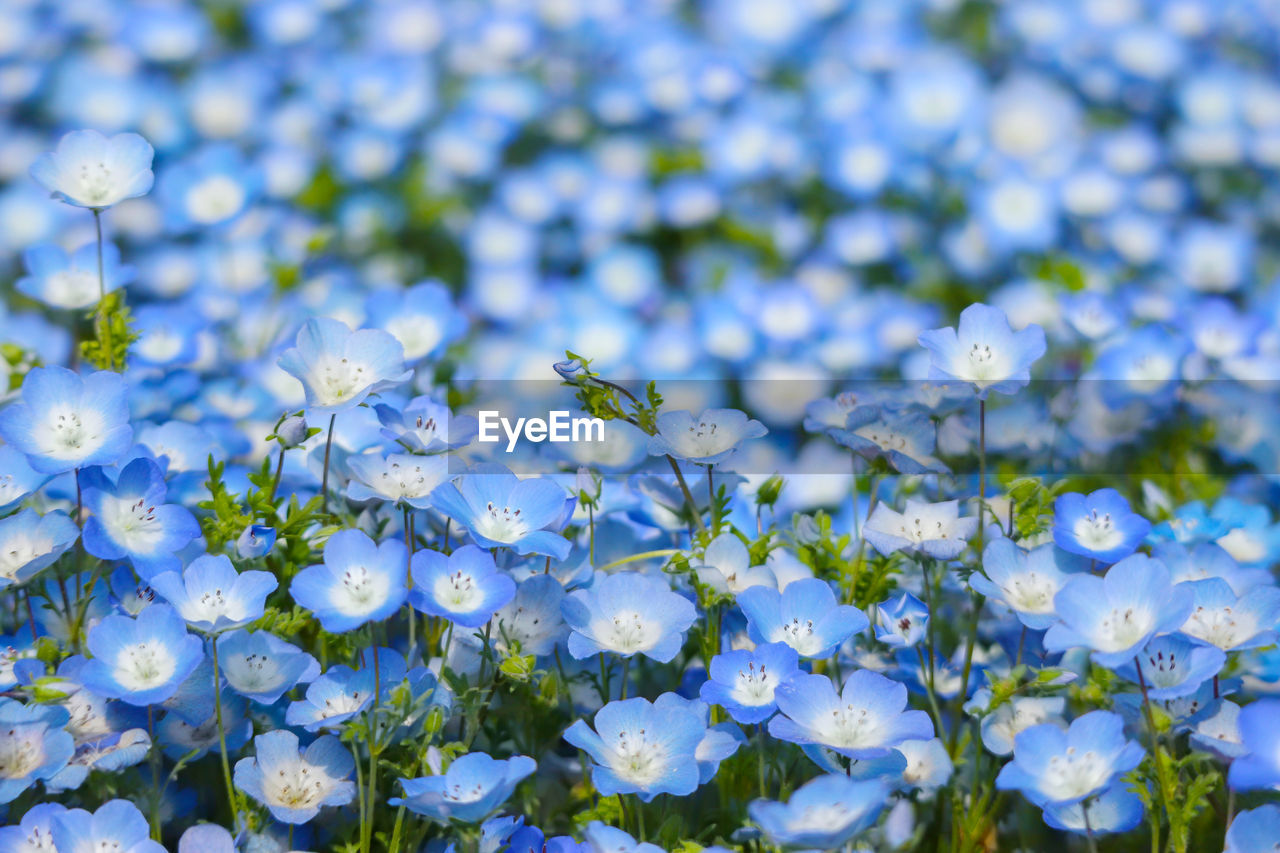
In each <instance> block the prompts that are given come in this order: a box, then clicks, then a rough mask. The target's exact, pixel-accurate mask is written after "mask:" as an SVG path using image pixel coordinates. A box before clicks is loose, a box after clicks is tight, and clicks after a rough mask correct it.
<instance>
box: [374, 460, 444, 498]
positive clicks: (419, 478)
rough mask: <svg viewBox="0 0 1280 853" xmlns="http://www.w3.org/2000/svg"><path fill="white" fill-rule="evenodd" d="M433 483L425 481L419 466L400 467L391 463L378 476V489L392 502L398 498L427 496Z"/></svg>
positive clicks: (396, 463)
mask: <svg viewBox="0 0 1280 853" xmlns="http://www.w3.org/2000/svg"><path fill="white" fill-rule="evenodd" d="M435 485H436V484H435V483H433V482H431V481H429V480H427V477H426V475H425V474H424V473H423V472H422V466H421V465H414V466H412V467H410V466H408V465H401V464H400V463H399V462H392V463H391V464H390V465H388V466H387V470H385V471H383V472H382V473H381V474H379V475H378V488H379V489H381V490H382V493H383V494H384V495H386V496H387V497H389V498H392V499H393V500H398V499H400V498H420V497H422V496H423V495H426V494H428V493H429V492H430V491H431V490H432V489H433V488H434V487H435Z"/></svg>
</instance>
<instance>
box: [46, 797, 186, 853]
mask: <svg viewBox="0 0 1280 853" xmlns="http://www.w3.org/2000/svg"><path fill="white" fill-rule="evenodd" d="M52 828H53V832H52V833H51V836H52V840H53V848H54V849H55V850H76V851H79V850H123V851H127V853H164V848H163V847H162V846H160V845H159V844H158V843H156V842H155V841H152V840H151V826H150V824H148V823H147V819H146V818H145V817H143V816H142V812H141V811H139V810H138V807H137V806H135V805H134V804H133V803H131V802H129V801H128V800H110V801H108V802H106V803H103V804H102V805H101V806H99V807H98V810H97V811H95V812H93V813H89V812H87V811H85V810H84V809H68V810H67V811H65V812H63V813H62V814H59V815H55V816H54V818H53V826H52Z"/></svg>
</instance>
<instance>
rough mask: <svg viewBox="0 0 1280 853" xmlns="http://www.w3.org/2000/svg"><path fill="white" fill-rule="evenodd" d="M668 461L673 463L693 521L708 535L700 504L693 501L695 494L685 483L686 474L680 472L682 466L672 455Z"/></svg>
mask: <svg viewBox="0 0 1280 853" xmlns="http://www.w3.org/2000/svg"><path fill="white" fill-rule="evenodd" d="M667 461H668V462H670V463H671V470H672V471H674V472H675V475H676V482H677V483H679V484H680V491H681V492H682V493H683V494H684V501H685V504H686V505H687V506H688V507H689V514H690V515H692V516H693V521H694V523H695V524H697V525H698V530H699V531H700V532H702V533H706V532H707V525H706V524H704V523H703V521H702V513H700V512H698V504H697V502H696V501H695V500H694V499H693V493H692V492H690V491H689V484H688V483H686V482H685V479H684V474H683V473H681V471H680V466H679V465H677V464H676V460H675V457H673V456H672V455H671V454H670V453H668V454H667Z"/></svg>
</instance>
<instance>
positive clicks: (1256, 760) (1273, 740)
mask: <svg viewBox="0 0 1280 853" xmlns="http://www.w3.org/2000/svg"><path fill="white" fill-rule="evenodd" d="M1277 719H1280V700H1277V699H1259V700H1258V701H1257V702H1254V703H1252V704H1250V705H1246V706H1245V707H1243V708H1241V709H1240V716H1239V719H1238V723H1237V725H1238V726H1239V728H1240V744H1241V746H1242V747H1243V748H1244V751H1245V754H1244V755H1242V756H1240V757H1239V758H1237V759H1236V760H1235V761H1233V762H1231V769H1230V771H1228V775H1227V783H1228V784H1229V785H1230V787H1231V788H1232V790H1235V791H1252V790H1256V789H1259V788H1274V787H1276V786H1277V785H1280V726H1277V725H1276V720H1277Z"/></svg>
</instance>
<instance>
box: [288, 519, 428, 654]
mask: <svg viewBox="0 0 1280 853" xmlns="http://www.w3.org/2000/svg"><path fill="white" fill-rule="evenodd" d="M408 563H409V553H408V551H407V550H406V548H405V545H404V543H403V542H401V541H399V540H397V539H389V540H387V541H386V542H383V543H382V544H381V545H379V544H377V543H376V542H374V541H373V540H372V539H370V538H369V537H368V536H367V535H365V533H364V532H363V531H360V530H339V531H338V532H337V533H335V534H333V535H332V536H330V537H329V541H328V542H326V543H325V545H324V563H323V564H321V565H317V566H310V567H308V568H305V569H303V570H302V571H300V572H298V574H297V575H295V576H294V578H293V583H292V584H290V586H289V594H290V595H292V596H293V600H294V601H296V602H297V603H298V604H300V605H302V606H303V607H305V608H307V609H308V610H310V611H312V612H313V613H315V615H316V618H318V619H319V620H320V624H321V625H322V626H323V627H324V629H325V630H326V631H332V632H334V633H338V634H341V633H344V632H346V631H354V630H355V629H356V628H359V627H360V626H361V625H363V624H365V623H366V622H380V621H382V620H383V619H386V618H387V617H388V616H390V615H391V614H392V613H395V612H396V610H397V609H399V607H400V605H402V604H404V602H405V597H406V596H407V595H408V591H407V589H406V582H407V579H406V575H407V573H408V569H407V566H408Z"/></svg>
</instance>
